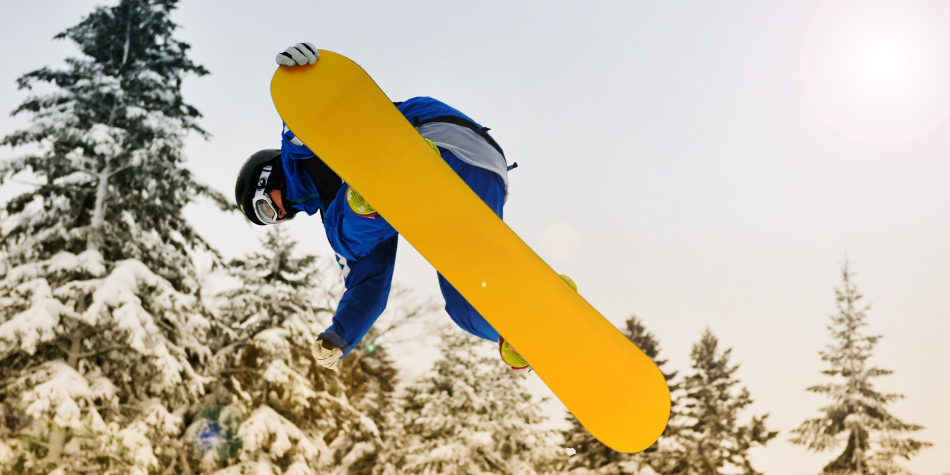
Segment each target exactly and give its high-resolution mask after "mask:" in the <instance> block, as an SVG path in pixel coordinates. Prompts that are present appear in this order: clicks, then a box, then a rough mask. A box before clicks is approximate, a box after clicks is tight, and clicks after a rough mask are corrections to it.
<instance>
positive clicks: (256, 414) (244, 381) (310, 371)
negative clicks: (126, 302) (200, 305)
mask: <svg viewBox="0 0 950 475" xmlns="http://www.w3.org/2000/svg"><path fill="white" fill-rule="evenodd" d="M295 248H296V242H294V241H292V240H291V239H290V238H289V237H288V236H287V235H286V233H285V232H284V231H282V230H281V228H280V227H279V226H275V227H273V228H271V229H270V230H269V232H268V233H267V235H266V237H265V238H264V239H263V240H262V241H261V246H260V248H259V250H258V251H257V252H253V253H251V254H249V255H248V256H246V257H244V258H240V259H235V260H234V261H232V262H231V263H230V266H229V267H230V269H231V274H232V275H233V277H234V279H235V280H236V285H234V286H233V288H231V289H225V290H224V291H223V292H222V293H221V294H219V295H216V296H209V297H208V300H209V301H210V302H213V304H212V305H213V307H214V308H215V315H216V318H215V324H214V329H213V330H212V334H213V338H212V339H213V341H214V347H215V348H218V350H217V351H216V352H215V355H214V356H213V357H212V361H213V363H212V364H210V365H209V367H210V368H211V369H213V371H214V372H215V373H216V374H219V375H220V377H221V379H222V381H227V382H228V386H229V391H226V392H224V395H225V397H224V398H222V399H218V400H215V401H214V402H216V403H229V404H231V405H232V406H233V407H235V408H237V410H238V411H239V413H240V414H241V415H242V417H243V418H244V421H243V423H242V424H241V429H240V432H241V437H242V447H241V449H240V450H239V451H238V453H237V456H236V458H235V459H234V460H232V461H228V462H227V463H232V462H233V463H234V464H233V465H231V466H229V467H226V468H223V470H221V471H220V472H218V473H224V474H231V473H256V471H257V470H266V471H267V473H285V474H290V473H299V474H316V473H347V471H348V470H349V467H350V466H352V465H354V464H357V463H361V462H362V461H364V460H365V459H367V458H375V455H376V454H377V453H378V452H379V451H380V448H381V447H382V440H381V436H380V431H379V429H378V427H377V426H376V424H375V422H374V421H373V420H372V419H371V418H370V417H367V416H366V415H364V414H362V413H361V412H360V411H359V410H358V409H356V408H355V407H354V406H353V405H351V403H350V394H349V393H348V391H349V390H350V389H353V388H351V387H350V386H349V385H347V384H345V383H344V377H343V375H342V374H341V372H340V371H332V370H327V369H325V368H322V367H320V366H319V365H317V364H316V362H315V361H314V360H313V357H312V356H311V345H312V344H313V342H314V341H315V340H316V339H317V335H318V333H319V330H320V329H322V328H324V327H326V326H327V324H328V323H329V321H330V319H331V318H332V316H333V306H332V305H331V302H335V301H337V300H338V299H339V293H338V291H339V288H338V287H339V286H338V285H337V284H336V282H338V281H340V280H341V278H340V274H339V268H338V267H337V265H336V263H335V262H333V261H332V260H329V259H328V260H320V259H317V258H316V257H315V256H312V255H306V256H303V257H295V256H294V250H295ZM347 359H348V360H351V361H353V360H355V359H357V358H356V357H355V356H354V355H352V354H351V355H350V356H349V358H347ZM342 366H344V367H345V366H346V364H344V365H342ZM349 371H350V372H352V369H351V370H349ZM219 462H220V461H219ZM227 463H219V464H218V465H227ZM199 465H200V464H199ZM213 465H214V464H210V465H209V464H205V465H204V466H203V468H209V467H212V466H213ZM194 468H195V469H196V470H197V469H199V468H202V467H199V466H195V467H194Z"/></svg>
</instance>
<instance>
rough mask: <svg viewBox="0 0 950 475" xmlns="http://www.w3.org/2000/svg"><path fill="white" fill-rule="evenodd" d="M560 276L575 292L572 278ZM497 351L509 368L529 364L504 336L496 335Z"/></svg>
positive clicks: (521, 367)
mask: <svg viewBox="0 0 950 475" xmlns="http://www.w3.org/2000/svg"><path fill="white" fill-rule="evenodd" d="M560 277H561V278H562V279H564V282H567V285H569V286H571V288H572V289H574V291H575V292H577V284H575V283H574V280H572V279H571V278H570V277H568V276H566V275H563V274H561V276H560ZM498 353H499V354H500V355H501V359H502V360H503V361H504V362H505V363H507V364H508V366H511V369H525V368H527V367H528V366H529V365H528V361H527V360H526V359H524V357H522V356H521V355H520V354H518V352H517V351H515V348H514V347H513V346H511V344H510V343H508V340H505V339H504V337H501V336H499V337H498Z"/></svg>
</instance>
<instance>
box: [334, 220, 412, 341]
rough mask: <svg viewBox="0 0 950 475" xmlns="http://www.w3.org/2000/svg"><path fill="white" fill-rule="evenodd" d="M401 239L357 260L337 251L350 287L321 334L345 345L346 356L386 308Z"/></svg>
mask: <svg viewBox="0 0 950 475" xmlns="http://www.w3.org/2000/svg"><path fill="white" fill-rule="evenodd" d="M397 242H398V236H393V237H391V238H389V239H388V240H386V241H385V242H383V243H382V244H380V245H379V246H376V248H375V249H373V251H372V252H370V253H369V254H367V255H366V256H363V257H362V258H360V259H359V260H355V261H353V260H348V259H346V258H344V257H343V256H341V255H339V254H337V261H338V262H339V264H340V267H341V268H342V269H343V279H344V283H345V285H346V290H345V291H344V292H343V297H342V298H341V299H340V303H339V305H337V309H336V315H334V316H333V324H332V325H330V328H327V329H326V331H324V332H323V333H321V334H320V336H319V338H321V339H324V340H329V341H330V343H333V345H334V346H336V347H337V348H339V349H341V350H342V351H343V358H345V357H346V355H348V354H350V351H352V350H353V348H354V347H355V346H356V345H357V344H358V343H359V342H360V340H362V339H363V337H364V336H366V332H368V331H369V329H370V327H372V326H373V324H374V323H376V319H377V318H379V315H380V314H382V313H383V310H385V309H386V302H387V301H388V300H389V291H390V288H391V287H392V281H393V268H394V267H395V264H396V244H397ZM341 359H342V358H341Z"/></svg>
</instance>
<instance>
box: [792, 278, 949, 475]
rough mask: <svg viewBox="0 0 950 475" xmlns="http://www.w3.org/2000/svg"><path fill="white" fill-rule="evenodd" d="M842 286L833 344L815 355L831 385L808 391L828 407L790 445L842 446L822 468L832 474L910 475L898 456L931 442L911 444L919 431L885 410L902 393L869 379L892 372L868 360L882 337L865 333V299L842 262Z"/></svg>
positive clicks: (813, 447)
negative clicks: (881, 389)
mask: <svg viewBox="0 0 950 475" xmlns="http://www.w3.org/2000/svg"><path fill="white" fill-rule="evenodd" d="M841 276H842V282H841V285H840V286H838V287H836V288H835V301H836V304H837V307H838V313H836V314H834V315H831V325H829V326H828V330H829V331H830V332H831V337H832V339H833V343H832V344H830V345H828V346H827V347H826V349H825V350H824V351H821V352H819V354H820V355H821V360H822V361H824V362H826V363H828V366H829V367H828V369H826V370H824V371H822V373H823V374H825V375H827V376H830V377H831V378H832V381H831V382H828V383H826V384H820V385H817V386H812V387H810V388H808V391H811V392H814V393H818V394H824V395H825V396H826V397H827V398H828V399H830V400H831V403H830V404H829V405H828V406H825V407H823V408H821V410H820V412H821V416H820V417H817V418H814V419H809V420H807V421H805V422H803V423H802V425H801V426H799V427H798V428H797V429H795V430H794V431H793V432H794V433H795V437H794V438H793V439H792V442H794V443H796V444H800V445H805V446H806V447H808V449H809V450H813V451H816V452H822V451H825V450H833V449H834V448H835V447H836V446H837V445H838V444H839V443H840V442H842V441H843V442H845V448H844V450H843V451H842V452H841V454H839V455H838V457H836V458H835V459H834V460H832V461H831V462H830V463H828V465H826V466H825V467H824V469H823V470H822V471H823V473H835V474H898V473H908V472H907V471H906V470H905V469H903V468H902V467H900V466H899V465H898V464H897V460H896V459H897V458H903V459H907V460H909V459H910V458H911V457H912V456H913V455H915V454H916V453H917V452H918V451H920V449H922V448H924V447H927V446H929V445H931V444H929V443H927V442H921V441H918V440H914V439H912V438H910V437H909V436H907V435H906V434H907V433H909V432H915V431H917V430H920V429H922V427H921V426H919V425H915V424H907V423H904V422H902V421H901V420H899V419H898V418H897V417H895V416H894V415H892V414H891V413H889V412H888V411H887V408H886V406H887V404H889V403H892V402H894V401H897V400H899V399H901V398H903V396H902V395H900V394H882V393H880V392H878V391H877V390H875V389H874V386H873V382H872V378H877V377H880V376H886V375H888V374H891V373H892V371H890V370H885V369H881V368H878V367H876V366H871V365H870V364H869V362H868V360H869V359H870V357H871V355H872V352H873V350H874V346H875V345H876V344H877V342H878V340H879V339H880V338H881V336H880V335H866V334H864V333H863V331H862V330H863V328H864V327H866V326H867V325H868V323H867V319H868V317H867V312H868V310H870V308H871V306H870V305H866V306H862V304H861V303H860V301H861V299H862V298H864V296H863V295H862V294H861V293H860V292H858V288H857V286H856V285H855V284H854V281H853V278H854V273H853V272H851V270H850V266H849V263H848V262H847V261H846V262H845V263H844V264H843V265H842V267H841Z"/></svg>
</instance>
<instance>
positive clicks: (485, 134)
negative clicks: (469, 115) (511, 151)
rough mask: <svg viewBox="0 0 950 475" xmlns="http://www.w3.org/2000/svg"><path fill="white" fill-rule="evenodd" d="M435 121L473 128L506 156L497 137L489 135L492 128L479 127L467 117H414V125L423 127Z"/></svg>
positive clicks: (472, 129) (473, 130)
mask: <svg viewBox="0 0 950 475" xmlns="http://www.w3.org/2000/svg"><path fill="white" fill-rule="evenodd" d="M433 122H443V123H446V124H454V125H460V126H462V127H465V128H467V129H469V130H471V131H472V132H475V133H476V134H478V135H479V136H480V137H481V138H482V139H484V140H485V141H486V142H488V145H491V146H492V148H494V149H495V150H497V151H498V153H500V154H501V156H502V157H504V156H505V152H504V151H503V150H502V149H501V146H500V145H498V142H495V139H493V138H492V136H491V135H488V131H489V130H491V129H489V128H488V127H481V128H479V127H478V126H477V125H475V124H473V123H471V122H469V121H467V120H465V119H463V118H461V117H455V116H453V115H443V116H439V117H433V118H431V119H426V120H419V118H418V117H413V118H412V125H413V126H415V127H421V126H423V125H426V124H431V123H433Z"/></svg>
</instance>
